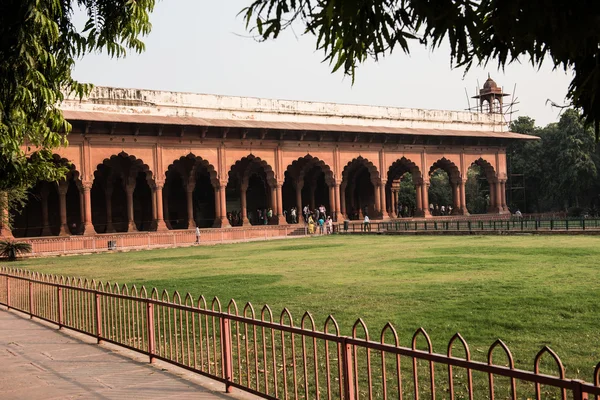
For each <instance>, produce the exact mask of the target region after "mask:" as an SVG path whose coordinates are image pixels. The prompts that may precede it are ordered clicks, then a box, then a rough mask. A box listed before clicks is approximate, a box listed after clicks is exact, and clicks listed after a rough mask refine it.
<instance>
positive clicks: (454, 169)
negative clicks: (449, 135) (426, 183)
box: [429, 157, 461, 179]
mask: <svg viewBox="0 0 600 400" xmlns="http://www.w3.org/2000/svg"><path fill="white" fill-rule="evenodd" d="M438 168H439V169H442V170H444V171H446V173H447V174H448V176H449V177H450V179H457V178H460V177H461V173H460V169H459V168H458V166H457V165H456V164H454V163H453V162H452V161H450V160H448V159H447V158H446V157H442V158H440V159H438V160H437V161H436V162H434V163H433V164H431V167H429V175H431V174H433V172H434V171H435V170H436V169H438Z"/></svg>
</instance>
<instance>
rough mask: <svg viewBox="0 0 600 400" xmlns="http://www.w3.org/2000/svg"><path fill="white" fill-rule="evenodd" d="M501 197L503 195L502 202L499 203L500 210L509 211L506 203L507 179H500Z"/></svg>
mask: <svg viewBox="0 0 600 400" xmlns="http://www.w3.org/2000/svg"><path fill="white" fill-rule="evenodd" d="M500 197H501V202H500V204H498V208H500V212H503V213H507V212H508V206H507V205H506V181H505V180H501V181H500Z"/></svg>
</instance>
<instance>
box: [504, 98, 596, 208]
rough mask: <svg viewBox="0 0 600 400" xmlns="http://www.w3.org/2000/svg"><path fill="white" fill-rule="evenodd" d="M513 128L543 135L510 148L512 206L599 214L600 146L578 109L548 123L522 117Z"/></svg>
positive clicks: (515, 130) (513, 130) (509, 168)
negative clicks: (542, 124) (543, 124)
mask: <svg viewBox="0 0 600 400" xmlns="http://www.w3.org/2000/svg"><path fill="white" fill-rule="evenodd" d="M510 130H511V131H512V132H518V133H524V134H528V135H534V136H537V137H539V138H540V140H535V141H518V142H515V143H513V144H511V145H510V146H509V147H508V148H507V161H508V174H509V177H508V184H507V197H508V202H509V207H510V208H511V211H513V212H514V211H515V210H516V209H520V210H521V211H522V212H527V213H542V212H553V211H566V212H568V214H569V215H570V216H583V215H590V216H597V215H599V214H600V179H599V177H598V170H599V169H600V147H599V146H598V144H597V143H596V141H595V140H594V132H593V131H592V130H591V129H589V128H586V127H585V126H584V124H583V123H582V120H581V116H580V115H579V113H578V112H577V111H575V110H572V109H569V110H567V111H565V112H564V113H563V114H562V116H561V118H560V121H559V122H557V123H550V124H548V125H546V126H545V127H543V128H542V127H536V126H535V121H534V120H533V119H532V118H529V117H519V118H518V119H517V120H515V121H513V122H512V123H511V125H510Z"/></svg>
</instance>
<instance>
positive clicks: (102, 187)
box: [91, 151, 156, 233]
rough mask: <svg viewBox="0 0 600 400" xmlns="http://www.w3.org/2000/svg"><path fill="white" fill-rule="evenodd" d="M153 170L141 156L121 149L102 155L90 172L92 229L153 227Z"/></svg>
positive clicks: (143, 229) (125, 230) (104, 230)
mask: <svg viewBox="0 0 600 400" xmlns="http://www.w3.org/2000/svg"><path fill="white" fill-rule="evenodd" d="M155 188H156V182H155V181H154V173H153V171H152V170H151V169H150V167H149V166H148V165H147V164H146V163H144V161H143V160H142V159H139V158H137V157H135V156H134V155H130V154H128V153H126V152H124V151H122V152H120V153H118V154H114V155H112V156H110V157H108V158H105V159H104V160H103V161H102V163H100V164H98V166H97V167H96V170H95V171H94V181H93V184H92V190H91V199H92V223H93V225H94V229H95V231H96V232H104V233H110V232H115V231H116V232H131V231H138V230H139V231H148V230H153V229H155V228H156V215H154V214H155V209H154V208H155V207H154V206H155V203H156V196H155V195H154V190H155Z"/></svg>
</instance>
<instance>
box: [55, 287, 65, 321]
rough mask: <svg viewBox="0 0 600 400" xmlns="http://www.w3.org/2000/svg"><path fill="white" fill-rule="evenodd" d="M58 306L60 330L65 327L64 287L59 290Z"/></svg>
mask: <svg viewBox="0 0 600 400" xmlns="http://www.w3.org/2000/svg"><path fill="white" fill-rule="evenodd" d="M57 292H58V293H57V297H58V304H57V305H56V311H58V329H62V327H63V322H64V321H63V292H62V287H60V286H59V287H58V288H57Z"/></svg>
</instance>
